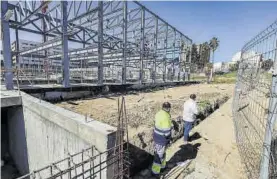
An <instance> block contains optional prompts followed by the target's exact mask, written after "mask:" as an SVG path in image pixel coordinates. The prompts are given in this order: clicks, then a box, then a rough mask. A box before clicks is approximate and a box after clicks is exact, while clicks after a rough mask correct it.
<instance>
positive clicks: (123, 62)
mask: <svg viewBox="0 0 277 179" xmlns="http://www.w3.org/2000/svg"><path fill="white" fill-rule="evenodd" d="M127 3H128V2H127V1H124V2H123V57H122V84H126V58H127V53H126V52H127V13H128V10H127V9H128V4H127Z"/></svg>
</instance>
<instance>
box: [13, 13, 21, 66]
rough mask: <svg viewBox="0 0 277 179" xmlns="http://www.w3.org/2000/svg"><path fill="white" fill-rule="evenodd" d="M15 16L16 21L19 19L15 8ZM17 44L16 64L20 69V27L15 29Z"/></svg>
mask: <svg viewBox="0 0 277 179" xmlns="http://www.w3.org/2000/svg"><path fill="white" fill-rule="evenodd" d="M14 18H15V21H17V12H16V10H14ZM15 43H16V44H15V45H16V56H15V57H16V66H17V68H19V69H20V64H19V55H18V53H17V52H19V38H18V29H15Z"/></svg>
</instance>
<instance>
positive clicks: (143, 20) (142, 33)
mask: <svg viewBox="0 0 277 179" xmlns="http://www.w3.org/2000/svg"><path fill="white" fill-rule="evenodd" d="M144 28H145V10H144V8H142V9H141V29H140V32H141V34H140V35H141V39H140V45H141V46H140V70H139V83H140V84H142V83H143V78H144V75H143V60H144V46H145V37H144Z"/></svg>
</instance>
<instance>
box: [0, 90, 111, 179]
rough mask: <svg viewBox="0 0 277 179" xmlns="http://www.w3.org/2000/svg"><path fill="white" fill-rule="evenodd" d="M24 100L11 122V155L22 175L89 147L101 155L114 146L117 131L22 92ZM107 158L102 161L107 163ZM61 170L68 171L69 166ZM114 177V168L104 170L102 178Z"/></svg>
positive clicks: (9, 115) (10, 114)
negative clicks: (92, 147) (66, 169)
mask: <svg viewBox="0 0 277 179" xmlns="http://www.w3.org/2000/svg"><path fill="white" fill-rule="evenodd" d="M20 99H21V100H22V106H19V107H15V108H12V107H11V106H10V107H9V109H8V113H7V120H8V134H9V139H8V143H9V151H10V155H11V156H12V158H13V159H14V162H15V164H16V167H17V168H18V170H19V172H20V173H21V174H22V175H23V174H26V173H28V172H29V171H33V170H38V169H40V168H43V167H45V166H47V165H50V164H51V163H53V162H55V161H58V160H61V159H64V158H66V157H68V154H75V153H77V152H80V151H82V150H83V149H85V148H88V147H89V146H95V148H96V149H97V150H98V151H99V152H104V151H106V150H108V149H109V148H112V147H113V146H114V142H115V131H116V129H115V128H114V127H111V126H109V125H107V124H103V123H101V122H98V121H96V120H94V119H91V118H87V119H86V117H85V116H83V115H80V114H77V113H74V112H71V111H68V110H66V109H63V108H60V107H57V106H54V105H53V104H51V103H48V102H45V101H43V100H40V99H37V98H35V97H32V96H30V95H28V94H26V93H24V92H21V97H20ZM5 104H8V103H5ZM15 104H16V105H17V104H19V103H15ZM1 105H2V104H1ZM5 106H7V105H5ZM1 107H2V106H1ZM106 157H107V156H105V155H103V156H102V157H101V160H102V161H105V158H106ZM98 160H99V159H98ZM96 163H97V161H96ZM103 166H104V165H103ZM59 167H60V168H61V169H65V168H66V167H68V166H59ZM111 174H112V167H108V168H107V169H104V170H102V172H101V178H110V177H111Z"/></svg>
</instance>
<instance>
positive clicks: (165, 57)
mask: <svg viewBox="0 0 277 179" xmlns="http://www.w3.org/2000/svg"><path fill="white" fill-rule="evenodd" d="M1 12H2V14H1V15H2V16H1V26H2V32H3V41H2V42H3V57H4V68H5V70H6V73H5V74H4V79H5V83H6V87H7V89H12V88H13V82H14V80H15V79H14V75H13V73H12V72H11V71H12V70H11V69H12V68H15V67H18V68H21V70H22V71H25V74H29V81H30V79H32V81H33V83H37V84H41V83H42V81H43V80H44V81H46V83H54V84H59V83H60V82H61V81H62V84H63V86H64V87H69V86H70V85H71V84H76V83H77V84H80V83H89V84H91V83H97V84H98V85H103V84H104V83H120V84H126V83H140V84H142V83H156V82H166V81H181V80H183V74H184V72H187V73H189V69H190V68H189V67H190V55H188V54H190V48H191V45H192V40H191V39H190V38H188V37H187V36H186V35H184V34H183V33H181V32H180V31H178V30H177V29H176V28H175V27H173V26H172V25H170V24H169V23H168V22H166V21H165V20H163V19H162V18H160V17H159V16H158V15H156V14H155V13H153V12H152V11H151V10H149V9H148V8H146V7H145V6H143V5H142V4H141V3H139V2H136V1H134V2H132V1H61V2H59V1H1ZM11 31H14V35H15V42H16V43H15V48H13V49H12V50H11V48H9V47H10V46H11V43H10V42H11V39H10V34H11ZM19 31H20V32H19ZM21 32H24V33H27V34H29V35H25V36H24V35H21ZM30 37H31V38H30ZM36 37H38V39H39V40H40V41H39V43H36V44H35V45H32V46H31V47H28V48H24V49H22V48H21V47H20V45H22V44H20V43H19V41H20V39H19V38H25V39H36ZM58 47H59V48H58ZM31 57H32V58H37V59H39V60H38V62H32V61H33V60H29V62H22V60H20V59H22V58H27V59H28V58H31ZM11 59H12V60H11ZM44 61H46V62H44ZM183 64H186V66H185V67H184V65H183ZM38 74H39V76H40V77H38ZM41 78H43V79H41ZM59 79H61V80H59ZM25 81H26V80H25ZM22 83H23V82H22Z"/></svg>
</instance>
